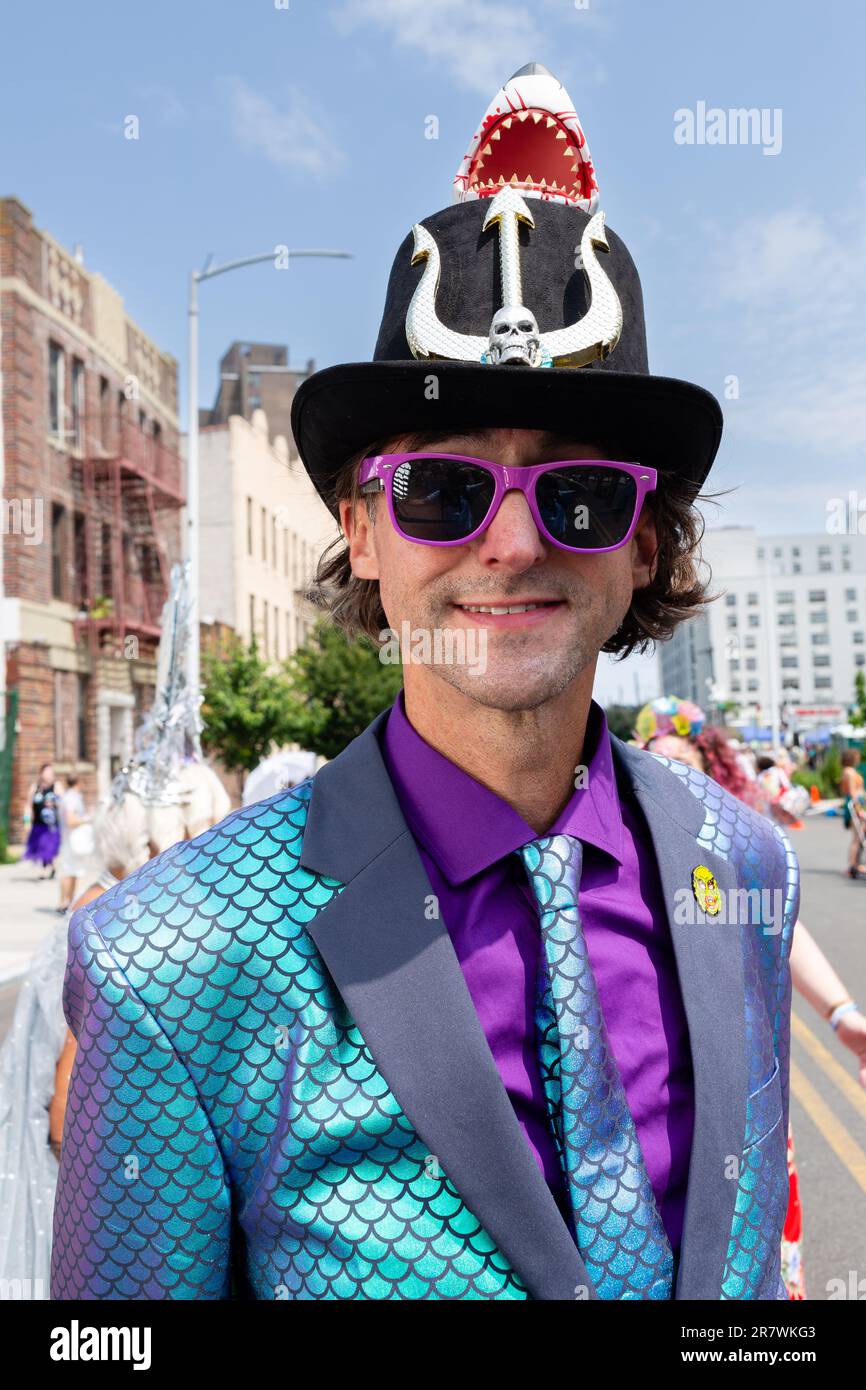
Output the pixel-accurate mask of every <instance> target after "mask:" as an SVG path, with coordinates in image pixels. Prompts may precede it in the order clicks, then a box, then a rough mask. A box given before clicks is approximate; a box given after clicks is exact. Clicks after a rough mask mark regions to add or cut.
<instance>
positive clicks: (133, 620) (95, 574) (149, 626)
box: [75, 403, 185, 658]
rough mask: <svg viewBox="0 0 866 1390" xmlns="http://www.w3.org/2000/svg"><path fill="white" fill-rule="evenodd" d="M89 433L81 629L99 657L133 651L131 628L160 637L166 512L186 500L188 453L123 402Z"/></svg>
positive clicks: (82, 484)
mask: <svg viewBox="0 0 866 1390" xmlns="http://www.w3.org/2000/svg"><path fill="white" fill-rule="evenodd" d="M127 404H128V405H130V406H131V405H132V403H127ZM83 433H84V440H85V447H84V449H83V450H82V454H81V456H80V457H79V458H78V459H76V460H75V473H76V474H77V475H78V476H77V478H76V482H77V484H78V487H77V488H76V490H78V488H80V496H81V500H82V502H83V511H84V517H85V524H84V529H83V536H82V551H81V554H80V556H79V557H78V566H79V567H80V573H81V577H82V580H83V583H82V606H81V612H80V614H79V617H78V619H77V621H76V629H77V632H78V634H79V635H84V633H85V632H86V634H87V636H88V639H89V643H90V650H91V657H92V658H95V657H96V654H97V652H99V651H100V650H106V649H110V648H113V649H114V650H115V651H117V652H119V653H122V652H125V651H126V639H127V636H129V635H133V636H135V637H136V638H139V639H144V640H145V641H146V642H147V645H148V646H150V644H151V642H153V643H156V641H158V639H159V632H160V629H159V621H160V615H161V611H162V605H163V603H164V602H165V598H166V595H167V593H168V577H169V568H170V557H169V556H168V554H167V552H166V546H165V531H166V527H165V524H164V520H165V518H164V514H165V513H166V512H170V511H176V510H177V509H179V508H181V507H182V506H183V505H184V501H185V499H184V496H183V493H182V490H181V487H182V484H181V460H180V456H179V455H178V453H177V452H176V451H175V450H173V449H170V448H168V447H167V446H166V444H165V443H163V441H162V438H161V435H160V432H159V426H158V425H157V426H154V425H153V423H152V422H151V423H150V424H149V427H148V425H147V424H145V423H144V422H143V421H142V420H141V419H139V420H135V419H133V418H132V417H131V415H128V414H127V411H126V409H123V410H121V411H118V412H117V413H116V414H115V415H114V417H113V418H110V419H107V418H106V417H105V416H104V415H100V416H98V417H96V418H88V419H87V421H86V428H85V430H84V432H83ZM171 558H175V557H171Z"/></svg>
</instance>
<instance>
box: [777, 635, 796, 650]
mask: <svg viewBox="0 0 866 1390" xmlns="http://www.w3.org/2000/svg"><path fill="white" fill-rule="evenodd" d="M796 645H797V634H796V632H781V633H780V634H779V646H780V647H796Z"/></svg>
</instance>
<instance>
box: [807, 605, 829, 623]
mask: <svg viewBox="0 0 866 1390" xmlns="http://www.w3.org/2000/svg"><path fill="white" fill-rule="evenodd" d="M809 622H810V623H826V622H827V610H826V608H811V609H810V610H809Z"/></svg>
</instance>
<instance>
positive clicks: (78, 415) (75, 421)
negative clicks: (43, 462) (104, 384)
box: [70, 357, 84, 449]
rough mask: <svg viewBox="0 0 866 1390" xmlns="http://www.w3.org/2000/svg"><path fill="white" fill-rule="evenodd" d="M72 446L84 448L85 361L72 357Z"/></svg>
mask: <svg viewBox="0 0 866 1390" xmlns="http://www.w3.org/2000/svg"><path fill="white" fill-rule="evenodd" d="M70 394H71V396H72V401H71V405H72V447H73V448H74V449H83V448H84V363H83V362H80V361H79V360H78V358H77V357H73V359H72V387H71V392H70Z"/></svg>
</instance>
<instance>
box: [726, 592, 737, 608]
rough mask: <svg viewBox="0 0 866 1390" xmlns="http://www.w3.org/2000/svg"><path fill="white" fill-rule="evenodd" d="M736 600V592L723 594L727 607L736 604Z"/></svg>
mask: <svg viewBox="0 0 866 1390" xmlns="http://www.w3.org/2000/svg"><path fill="white" fill-rule="evenodd" d="M736 602H737V595H736V594H725V603H726V604H727V605H728V607H729V608H733V607H734V605H735V604H736Z"/></svg>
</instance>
